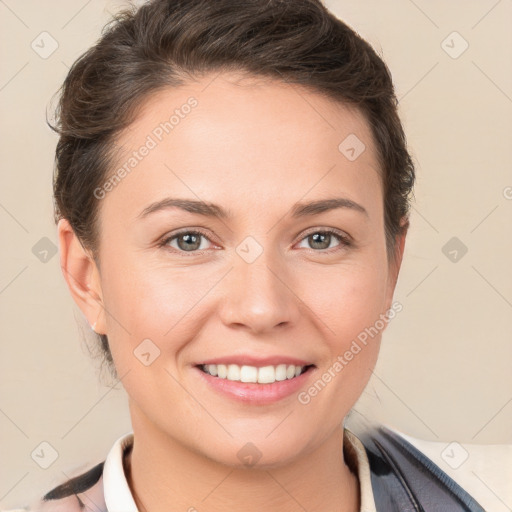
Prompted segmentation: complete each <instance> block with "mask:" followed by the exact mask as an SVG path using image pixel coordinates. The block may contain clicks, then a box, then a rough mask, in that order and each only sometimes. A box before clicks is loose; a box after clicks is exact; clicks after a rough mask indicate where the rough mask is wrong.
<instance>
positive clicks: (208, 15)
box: [50, 0, 415, 375]
mask: <svg viewBox="0 0 512 512" xmlns="http://www.w3.org/2000/svg"><path fill="white" fill-rule="evenodd" d="M223 70H226V71H231V70H237V71H243V72H247V73H249V74H250V75H254V76H261V77H269V78H276V79H279V80H281V81H285V82H288V83H291V84H299V85H301V86H304V87H306V88H309V89H310V90H312V91H313V92H317V93H320V94H323V95H325V96H327V97H328V98H331V99H333V100H335V101H339V102H342V103H345V104H348V105H352V106H354V107H356V108H357V109H358V110H359V111H360V112H361V113H362V114H363V115H364V117H365V119H366V120H367V122H368V124H369V126H370V128H371V131H372V134H373V137H374V139H375V146H376V149H377V153H378V159H379V164H380V173H381V177H382V183H383V199H384V219H385V233H386V246H387V254H388V258H394V257H395V250H396V236H397V235H399V234H401V233H403V230H404V229H406V228H407V227H408V215H409V208H410V205H409V200H410V199H409V198H410V196H411V194H412V193H413V185H414V180H415V170H414V164H413V161H412V158H411V156H410V155H409V152H408V150H407V145H406V138H405V135H404V132H403V128H402V124H401V122H400V119H399V116H398V112H397V105H398V101H397V99H396V97H395V92H394V87H393V83H392V78H391V74H390V72H389V70H388V68H387V66H386V64H385V63H384V62H383V60H382V59H381V58H380V57H379V56H378V55H377V53H376V52H375V51H374V50H373V49H372V47H371V46H370V44H369V43H367V42H366V41H365V40H364V39H362V38H361V37H360V36H359V35H358V34H357V33H356V32H354V30H352V29H351V28H350V27H349V26H347V25H346V24H345V23H344V22H343V21H341V20H339V19H338V18H336V17H335V16H334V15H333V14H331V13H330V12H329V11H328V10H327V9H326V7H325V6H324V5H323V4H322V3H321V1H320V0H215V1H212V0H150V1H149V2H147V3H145V4H143V5H142V6H141V7H139V8H138V9H137V8H135V7H131V8H128V9H125V10H123V11H121V12H119V13H118V14H116V15H115V16H114V18H113V19H112V20H111V22H110V23H108V24H107V25H106V26H105V28H104V29H103V32H102V35H101V38H100V39H99V40H98V42H97V43H96V44H95V45H94V46H93V47H91V48H90V49H88V50H87V51H86V52H85V53H84V54H83V55H81V56H80V57H79V58H78V59H77V60H76V61H75V62H74V64H73V65H72V67H71V69H70V70H69V73H68V75H67V77H66V79H65V81H64V83H63V85H62V87H61V96H60V99H59V103H58V106H57V110H56V119H57V122H56V126H52V125H51V124H50V126H51V127H52V128H53V129H54V130H55V131H56V132H57V133H58V134H59V135H60V138H59V141H58V143H57V148H56V166H55V175H54V206H55V221H56V222H57V221H58V220H59V219H60V218H62V217H64V218H66V219H68V220H69V222H70V224H71V226H72V228H73V230H74V232H75V234H76V235H77V237H78V238H79V240H80V241H81V243H82V244H83V246H84V247H85V248H87V249H90V250H91V252H92V254H93V255H95V259H96V261H97V262H98V264H99V258H98V257H97V256H98V251H97V249H98V247H97V243H98V199H97V198H96V197H95V194H94V190H95V189H96V188H97V187H99V186H100V185H101V184H102V183H104V182H105V179H106V176H107V175H108V173H109V172H111V171H112V170H113V169H112V164H113V159H114V139H115V137H116V136H117V135H119V134H120V133H121V131H122V130H123V129H124V128H125V127H127V126H128V125H129V124H130V123H131V122H132V121H133V119H134V115H135V113H136V110H137V108H138V107H140V105H141V104H142V103H143V101H144V99H146V98H148V96H149V95H150V94H152V93H154V92H156V91H158V90H161V89H164V88H168V87H176V86H178V85H181V84H183V83H186V81H187V80H189V79H193V78H195V77H198V76H200V75H202V74H204V73H208V72H219V71H223ZM340 142H341V141H340ZM402 221H404V222H403V224H401V223H402ZM100 337H101V348H102V352H103V355H104V356H105V359H106V360H107V362H108V363H109V368H110V370H111V373H112V375H116V372H115V368H114V365H113V361H112V355H111V353H110V350H109V346H108V339H107V336H106V335H101V336H100Z"/></svg>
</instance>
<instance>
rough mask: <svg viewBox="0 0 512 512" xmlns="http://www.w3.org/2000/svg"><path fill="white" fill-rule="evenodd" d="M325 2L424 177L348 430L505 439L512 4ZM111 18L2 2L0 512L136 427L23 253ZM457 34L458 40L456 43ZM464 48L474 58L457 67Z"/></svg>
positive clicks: (51, 275)
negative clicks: (78, 78) (73, 68)
mask: <svg viewBox="0 0 512 512" xmlns="http://www.w3.org/2000/svg"><path fill="white" fill-rule="evenodd" d="M326 4H327V5H328V6H329V7H330V8H331V9H332V10H333V11H334V12H335V13H336V14H337V15H338V16H339V17H340V18H341V19H343V20H344V21H346V22H347V23H348V24H349V25H351V26H352V27H353V28H355V29H356V30H357V31H358V32H359V33H360V34H361V35H362V36H363V37H365V38H366V39H367V40H369V41H370V42H371V43H372V44H373V45H374V47H375V48H376V49H377V51H378V52H379V53H380V54H381V55H383V57H384V59H385V60H386V62H387V63H388V65H389V67H390V69H391V71H392V73H393V77H394V81H395V84H396V89H397V95H398V98H399V99H400V111H401V115H402V119H403V122H404V124H405V130H406V133H407V134H408V139H409V144H410V147H411V151H412V153H413V155H414V158H415V161H416V164H417V172H418V179H417V187H416V202H415V203H414V208H413V212H412V222H411V230H410V234H409V237H408V241H407V244H406V251H405V259H404V263H403V267H402V272H401V276H400V279H399V282H398V286H397V290H396V294H395V299H396V300H398V301H400V302H401V303H402V304H403V307H404V309H403V311H402V312H401V313H400V314H399V315H398V316H397V317H396V319H395V320H394V321H393V322H392V323H391V325H390V326H389V327H388V329H387V331H386V332H385V334H384V338H383V345H382V349H381V354H380V359H379V362H378V365H377V367H376V369H375V374H374V376H373V377H372V380H371V381H370V383H369V385H368V387H367V388H366V391H365V393H364V394H363V395H362V397H361V399H360V401H359V402H358V403H357V404H356V407H355V411H356V412H354V413H353V417H354V418H355V417H357V416H358V415H360V416H361V418H363V417H368V418H373V419H375V420H377V421H382V422H384V423H387V424H389V425H391V426H394V427H395V428H397V429H399V430H401V431H403V432H404V433H407V434H408V435H410V436H413V437H416V438H421V439H424V440H428V441H433V442H434V441H435V442H436V443H441V444H440V445H439V446H446V445H447V443H449V442H451V441H454V440H457V441H458V442H459V443H462V444H463V445H464V444H466V445H470V444H472V443H475V444H504V443H508V444H510V443H512V372H511V369H510V368H511V361H512V343H511V340H512V322H511V321H510V320H511V317H512V272H511V261H512V236H511V233H512V144H511V135H512V69H511V64H510V63H511V62H512V26H511V25H512V22H511V20H512V2H511V0H499V1H496V0H479V1H476V0H473V1H468V0H458V1H455V0H452V1H451V2H445V1H443V0H436V1H426V0H421V1H420V0H416V1H415V2H413V1H412V0H392V1H386V2H382V1H378V0H371V1H370V0H363V1H361V0H359V1H358V0H345V1H341V0H328V1H327V2H326ZM121 6H123V2H122V1H121V0H118V1H116V2H114V1H106V0H104V1H100V0H89V1H85V0H84V1H82V0H80V1H64V0H60V1H59V0H48V1H45V2H36V1H28V0H19V1H14V0H5V1H0V39H1V41H0V51H1V59H2V68H1V70H0V106H1V113H2V114H1V115H2V126H1V137H0V150H1V158H2V185H1V189H0V225H1V228H2V239H3V243H2V253H1V257H2V265H1V266H0V308H1V309H0V311H1V313H0V314H1V317H0V320H1V322H0V326H1V336H2V345H1V347H2V353H1V358H0V433H1V443H0V449H1V453H0V460H1V461H2V462H1V464H0V509H1V508H10V507H14V506H17V505H20V504H22V503H27V502H28V498H31V497H33V496H38V495H41V494H42V493H43V492H44V491H47V490H49V489H50V488H51V487H53V486H54V485H57V484H58V483H60V482H61V481H62V480H63V479H64V478H65V476H66V475H69V474H71V473H73V472H75V471H78V470H80V469H83V470H85V469H87V468H89V467H91V466H92V465H93V464H96V463H97V462H99V461H101V460H104V458H105V456H106V453H107V452H108V449H109V448H110V447H111V445H112V444H113V442H114V441H115V440H116V439H117V438H118V437H119V436H121V435H122V434H124V433H125V432H127V431H129V430H130V421H129V415H128V409H127V404H126V396H125V394H124V391H123V390H122V388H121V386H120V385H119V384H117V385H114V386H111V385H109V386H106V385H105V384H102V383H101V382H100V376H99V375H98V373H97V370H96V366H97V364H96V363H94V362H93V361H91V359H90V358H89V356H88V353H87V349H86V348H85V345H84V343H83V342H82V341H81V337H82V334H81V329H85V330H84V332H85V333H86V334H87V332H88V331H87V326H86V325H85V324H84V322H83V320H82V316H81V313H80V312H79V310H78V309H77V308H76V306H75V305H74V303H73V302H72V300H71V298H70V296H69V295H68V291H67V288H66V286H65V282H64V280H63V278H62V276H61V272H60V268H59V264H58V256H57V255H55V256H53V257H50V256H51V254H50V255H49V256H48V257H49V259H48V261H47V262H46V263H44V262H41V261H40V260H39V259H38V258H37V257H36V256H35V255H34V253H33V252H32V249H33V247H34V246H35V245H36V244H37V243H38V242H39V241H40V240H41V239H42V238H43V237H47V238H48V239H50V240H51V241H53V243H54V244H56V243H57V239H56V229H55V226H54V224H53V221H52V200H51V177H52V168H53V152H54V149H55V144H56V136H55V135H54V134H53V132H51V131H50V129H49V128H48V127H46V125H45V108H46V107H47V106H48V107H49V108H50V99H51V97H52V95H53V94H54V93H55V92H56V90H57V89H58V87H59V86H60V84H61V83H62V81H63V79H64V77H65V75H66V73H67V70H68V67H69V66H70V65H71V63H72V62H73V61H74V60H75V59H76V58H77V57H78V56H79V55H80V54H81V53H82V52H83V51H84V50H85V49H87V48H88V47H89V46H90V45H91V44H92V43H93V42H94V41H95V40H96V39H97V37H98V36H99V34H100V30H101V27H102V26H103V25H104V23H105V22H106V20H107V19H108V17H109V11H110V12H115V11H116V10H117V9H119V8H120V7H121ZM43 31H47V32H48V33H49V34H51V36H52V37H53V38H54V39H55V40H56V41H57V42H58V48H57V49H56V51H55V52H54V53H53V54H52V55H50V56H49V57H48V58H42V57H41V56H40V55H39V54H38V53H36V52H35V51H34V50H33V49H32V47H31V43H32V41H34V40H35V41H36V43H37V42H38V41H40V37H43V36H40V34H41V32H43ZM454 31H456V32H458V34H459V35H451V36H449V35H450V34H452V32H454ZM447 36H449V37H448V39H447V40H446V42H445V43H443V41H444V40H445V39H446V38H447ZM44 37H47V36H44ZM46 41H47V45H46V46H45V48H50V46H49V39H47V40H46ZM464 41H467V43H468V44H469V46H468V48H467V49H466V51H464V52H463V53H462V54H461V55H459V56H457V53H458V52H459V51H460V50H461V49H462V48H463V45H464ZM450 47H451V48H450ZM445 50H446V51H445ZM447 52H450V53H451V54H452V55H451V56H450V55H449V53H447ZM454 56H457V58H454ZM452 237H457V239H458V240H459V242H457V243H459V244H460V243H463V244H464V245H465V246H466V247H467V253H466V254H465V255H464V256H463V257H462V258H460V260H459V261H457V262H453V261H451V260H450V259H449V258H448V257H447V256H445V254H444V253H443V251H442V248H443V247H444V246H445V244H446V243H447V242H448V241H449V240H450V239H452ZM39 243H44V242H39ZM459 254H460V253H459ZM111 384H112V383H111ZM43 441H46V442H48V443H50V444H51V445H52V446H53V447H54V449H55V450H56V451H57V452H58V458H57V460H56V461H55V462H54V463H53V464H52V465H51V466H50V467H49V468H48V469H42V468H41V467H39V465H37V464H36V463H35V462H34V460H33V459H32V458H31V453H32V452H33V451H34V450H36V451H38V450H40V449H41V448H40V446H39V445H40V443H41V442H43ZM432 446H437V445H432ZM47 453H48V451H47ZM485 485H486V486H487V487H489V488H490V489H491V490H492V483H489V482H486V483H485ZM499 501H500V502H501V503H502V504H503V508H502V509H500V510H511V508H510V507H512V503H510V502H508V503H507V501H506V500H504V499H500V500H499ZM496 510H498V508H496Z"/></svg>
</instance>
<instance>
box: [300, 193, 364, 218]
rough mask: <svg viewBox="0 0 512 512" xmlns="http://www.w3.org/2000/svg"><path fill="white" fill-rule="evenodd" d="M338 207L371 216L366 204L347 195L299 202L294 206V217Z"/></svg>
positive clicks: (316, 213) (315, 213)
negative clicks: (361, 203) (362, 204)
mask: <svg viewBox="0 0 512 512" xmlns="http://www.w3.org/2000/svg"><path fill="white" fill-rule="evenodd" d="M336 208H349V209H352V210H355V211H357V212H360V213H362V214H364V215H365V216H366V217H369V215H368V212H367V211H366V208H364V206H361V205H360V204H359V203H356V202H355V201H352V200H351V199H348V198H346V197H335V198H333V199H320V200H318V201H312V202H310V203H297V204H295V205H294V206H293V208H292V217H305V216H307V215H318V214H320V213H324V212H327V211H329V210H334V209H336Z"/></svg>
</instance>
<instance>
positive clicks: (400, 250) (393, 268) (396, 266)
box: [386, 218, 409, 311]
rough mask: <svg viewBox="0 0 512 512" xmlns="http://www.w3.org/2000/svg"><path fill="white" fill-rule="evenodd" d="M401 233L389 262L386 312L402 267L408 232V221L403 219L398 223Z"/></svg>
mask: <svg viewBox="0 0 512 512" xmlns="http://www.w3.org/2000/svg"><path fill="white" fill-rule="evenodd" d="M400 228H401V231H400V233H399V234H398V235H396V238H395V254H394V258H392V259H391V260H390V261H389V272H388V282H387V289H386V311H387V310H388V309H389V308H390V307H391V303H392V301H393V295H394V293H395V287H396V282H397V280H398V274H399V272H400V267H401V266H402V258H403V255H404V250H405V239H406V237H407V232H408V230H409V219H408V218H403V219H402V221H401V222H400Z"/></svg>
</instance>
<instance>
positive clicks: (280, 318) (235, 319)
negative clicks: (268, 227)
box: [220, 250, 301, 334]
mask: <svg viewBox="0 0 512 512" xmlns="http://www.w3.org/2000/svg"><path fill="white" fill-rule="evenodd" d="M270 253H271V251H269V250H264V251H263V252H262V253H261V254H260V255H259V256H258V258H256V260H254V261H252V262H249V261H246V260H244V259H243V257H239V256H238V255H237V256H236V257H235V261H234V267H233V268H232V270H231V272H229V274H228V275H227V276H226V277H225V279H224V281H225V282H224V283H223V293H222V295H223V297H222V301H221V306H220V316H221V319H222V321H223V323H224V324H225V325H227V326H228V327H230V328H233V327H235V328H238V329H246V330H248V331H250V332H252V333H258V334H262V333H265V332H267V331H268V332H271V331H272V330H274V329H275V328H278V327H279V328H280V329H282V328H284V327H285V326H287V325H288V326H289V325H292V324H294V323H295V322H297V320H298V318H300V310H299V305H300V302H301V301H300V299H299V297H298V295H297V291H294V290H293V287H294V283H293V278H292V277H291V275H290V272H287V271H286V270H285V268H284V263H283V262H280V261H279V260H278V258H277V257H274V256H273V255H271V254H270Z"/></svg>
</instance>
